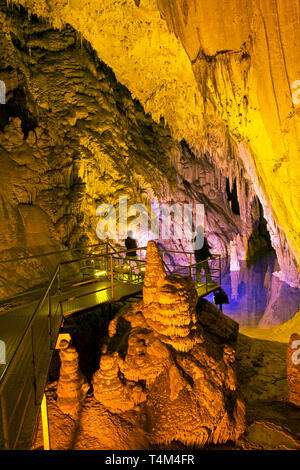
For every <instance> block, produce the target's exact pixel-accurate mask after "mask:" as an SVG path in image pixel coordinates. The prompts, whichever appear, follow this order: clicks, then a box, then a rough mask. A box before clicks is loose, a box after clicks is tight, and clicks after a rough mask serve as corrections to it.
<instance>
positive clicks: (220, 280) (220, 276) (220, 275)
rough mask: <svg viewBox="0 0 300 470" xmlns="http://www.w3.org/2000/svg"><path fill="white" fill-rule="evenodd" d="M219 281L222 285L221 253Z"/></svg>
mask: <svg viewBox="0 0 300 470" xmlns="http://www.w3.org/2000/svg"><path fill="white" fill-rule="evenodd" d="M219 282H220V286H221V282H222V273H221V255H219Z"/></svg>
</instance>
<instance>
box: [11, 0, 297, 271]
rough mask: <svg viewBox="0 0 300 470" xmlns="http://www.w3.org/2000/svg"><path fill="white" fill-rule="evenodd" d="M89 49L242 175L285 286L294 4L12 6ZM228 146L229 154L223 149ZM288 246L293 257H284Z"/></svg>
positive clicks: (290, 214)
mask: <svg viewBox="0 0 300 470" xmlns="http://www.w3.org/2000/svg"><path fill="white" fill-rule="evenodd" d="M16 3H20V4H22V5H24V6H25V7H26V8H28V9H29V11H31V12H33V13H36V14H38V15H40V16H42V17H44V18H46V19H49V20H50V22H51V23H52V24H53V25H54V26H55V27H58V28H61V27H62V26H63V25H64V24H66V23H69V24H71V25H72V26H73V27H74V28H75V29H76V30H77V32H78V34H81V35H82V37H83V38H85V39H87V40H88V41H90V43H91V44H92V46H93V47H94V49H95V50H96V52H97V54H98V56H99V57H100V58H101V59H102V60H103V61H104V62H105V63H107V64H108V65H109V66H110V67H112V69H113V71H114V72H115V74H116V77H117V79H118V80H119V81H120V82H121V83H123V84H124V85H126V86H127V87H128V88H129V90H130V91H131V93H132V95H133V96H134V97H137V98H138V99H139V100H140V101H141V103H142V105H143V106H144V108H145V110H146V111H147V112H150V113H151V115H152V116H153V118H154V119H156V120H159V119H160V117H161V116H162V117H164V119H165V121H166V122H167V123H168V124H169V126H170V128H171V130H172V132H173V134H174V136H176V138H177V139H182V138H185V140H186V141H187V142H188V143H189V145H190V146H191V147H192V148H193V149H194V150H195V152H196V154H197V155H198V156H199V158H200V156H201V152H202V151H203V149H205V150H209V151H210V152H211V154H212V155H213V158H214V159H215V160H216V161H218V162H222V167H223V169H224V172H225V173H226V172H227V174H230V173H231V170H232V166H233V167H235V165H232V158H233V159H234V160H240V161H242V162H243V165H244V166H245V168H246V172H247V174H246V178H248V179H249V180H251V181H252V182H253V184H254V187H255V190H256V192H257V194H258V195H259V197H260V200H261V203H262V204H263V207H264V213H265V217H266V219H267V221H268V224H269V230H270V234H271V238H272V243H273V246H274V247H275V248H276V251H277V253H278V254H279V263H280V266H281V269H282V270H284V271H285V273H286V276H285V277H286V279H287V280H292V279H293V278H294V279H295V275H296V271H297V268H296V266H295V265H294V262H293V260H292V258H294V260H296V262H297V263H298V264H299V254H300V238H299V236H300V235H299V234H300V221H299V211H300V192H299V191H300V190H299V184H298V181H299V177H300V169H299V164H298V162H299V157H298V156H299V150H300V149H299V131H300V122H299V107H297V105H295V104H293V102H292V93H293V89H292V84H293V83H294V81H296V80H297V79H300V68H299V50H300V37H299V34H298V31H299V26H300V7H299V3H298V2H297V1H296V0H291V1H289V2H286V1H285V0H279V1H277V2H275V3H271V2H268V1H266V0H264V1H260V2H256V1H254V0H243V1H240V0H227V1H223V0H214V1H212V2H207V1H204V0H199V2H195V1H192V0H186V1H184V2H182V1H180V0H158V2H156V1H155V0H142V1H141V2H139V6H138V4H137V3H136V2H134V0H126V1H117V0H103V1H102V2H101V6H99V2H98V1H97V0H88V1H86V0H68V1H65V2H63V3H62V2H59V1H58V0H53V1H52V2H51V3H48V2H46V1H45V0H42V1H41V0H16ZM228 141H230V142H231V144H230V148H231V151H229V150H228V146H227V143H228ZM287 246H288V247H289V249H290V251H291V254H292V256H290V255H289V254H288V252H287Z"/></svg>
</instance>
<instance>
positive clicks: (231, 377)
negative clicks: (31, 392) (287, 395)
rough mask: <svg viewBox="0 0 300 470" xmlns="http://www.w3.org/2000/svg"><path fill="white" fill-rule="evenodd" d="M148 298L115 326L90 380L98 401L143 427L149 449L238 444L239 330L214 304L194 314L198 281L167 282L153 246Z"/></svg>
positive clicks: (241, 410) (241, 423)
mask: <svg viewBox="0 0 300 470" xmlns="http://www.w3.org/2000/svg"><path fill="white" fill-rule="evenodd" d="M143 294H144V301H143V302H140V303H137V304H135V305H134V306H133V307H126V308H125V309H123V311H122V310H121V312H120V313H119V315H118V316H117V317H116V318H114V319H113V320H112V322H111V324H110V327H109V338H108V339H107V341H106V345H105V347H104V350H103V353H102V356H101V360H100V368H99V370H98V371H97V372H96V373H95V374H94V378H93V388H94V396H95V398H96V400H97V401H99V402H100V403H101V404H102V405H103V406H104V407H105V409H106V410H108V411H109V412H111V413H117V414H118V415H119V416H120V417H123V418H124V419H126V420H129V421H130V422H133V423H136V424H137V425H139V427H141V429H142V431H141V432H143V433H146V434H145V436H146V435H147V439H148V442H149V445H153V444H166V445H168V444H169V443H170V442H171V441H172V440H178V441H181V442H182V443H184V444H186V445H196V446H198V447H202V446H203V445H205V444H206V443H209V442H211V443H215V444H216V443H224V442H227V441H228V440H232V441H234V440H236V439H237V438H238V437H239V436H240V435H241V434H242V433H243V431H244V429H245V405H244V402H243V398H242V396H241V394H240V392H239V391H238V386H237V380H236V375H235V372H234V361H235V349H234V344H235V341H236V338H237V333H238V328H237V324H236V323H235V322H234V321H232V320H230V319H226V317H225V316H224V315H223V314H222V313H221V312H219V311H218V309H217V308H216V307H214V306H212V305H211V304H209V303H207V305H206V304H205V302H203V303H202V304H201V303H200V304H199V306H198V308H196V304H197V292H196V290H195V287H194V285H193V281H192V280H191V279H190V278H184V277H179V276H173V275H166V273H165V272H164V268H163V265H162V261H161V259H160V255H159V252H158V249H157V246H156V244H155V243H154V242H149V243H148V249H147V263H146V274H145V286H144V292H143ZM208 305H211V310H212V312H213V313H212V315H213V321H211V320H210V319H209V316H210V312H209V310H210V308H209V307H208ZM202 306H203V310H202ZM201 318H202V319H201ZM124 412H125V414H124ZM126 413H129V415H128V414H126ZM83 415H84V411H83ZM142 416H146V418H145V419H146V424H147V425H146V424H145V422H144V425H141V422H143V420H142V418H141V417H142ZM144 421H145V420H144Z"/></svg>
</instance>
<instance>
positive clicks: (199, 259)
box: [194, 227, 212, 283]
mask: <svg viewBox="0 0 300 470" xmlns="http://www.w3.org/2000/svg"><path fill="white" fill-rule="evenodd" d="M202 233H203V228H202V227H199V228H198V229H197V235H196V237H195V239H194V242H195V244H196V247H195V260H196V263H197V265H196V281H198V280H201V271H202V269H204V271H205V276H206V282H207V283H208V282H210V281H211V274H210V269H209V265H208V261H207V260H208V258H210V257H211V256H212V254H211V252H210V248H211V246H210V245H209V243H208V241H207V239H206V237H204V240H203V245H202V247H201V248H198V246H199V244H200V243H199V238H198V239H197V237H200V234H202ZM197 242H198V243H197Z"/></svg>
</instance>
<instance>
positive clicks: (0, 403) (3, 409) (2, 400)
mask: <svg viewBox="0 0 300 470" xmlns="http://www.w3.org/2000/svg"><path fill="white" fill-rule="evenodd" d="M0 406H1V418H2V428H3V438H4V448H5V450H9V435H8V424H7V413H6V403H5V398H4V396H3V394H2V393H1V395H0Z"/></svg>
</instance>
